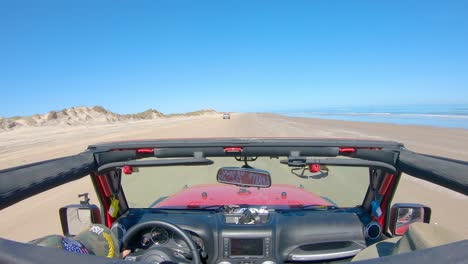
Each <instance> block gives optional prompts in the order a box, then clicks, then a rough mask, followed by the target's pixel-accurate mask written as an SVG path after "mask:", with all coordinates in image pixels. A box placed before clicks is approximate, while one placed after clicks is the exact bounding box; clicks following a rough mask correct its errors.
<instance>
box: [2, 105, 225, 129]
mask: <svg viewBox="0 0 468 264" xmlns="http://www.w3.org/2000/svg"><path fill="white" fill-rule="evenodd" d="M209 114H216V111H214V110H212V109H203V110H199V111H194V112H189V113H184V114H170V115H165V114H163V113H161V112H159V111H158V110H155V109H148V110H146V111H144V112H141V113H136V114H125V115H121V114H116V113H113V112H111V111H109V110H107V109H105V108H103V107H101V106H93V107H84V106H80V107H71V108H66V109H63V110H61V111H50V112H48V113H47V114H43V115H39V114H36V115H32V116H15V117H10V118H2V117H0V131H2V130H12V129H17V128H19V127H41V126H59V125H62V126H63V125H68V126H77V125H90V124H103V123H114V122H122V121H136V120H154V119H160V118H170V117H180V116H200V115H209Z"/></svg>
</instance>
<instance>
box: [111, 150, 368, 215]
mask: <svg viewBox="0 0 468 264" xmlns="http://www.w3.org/2000/svg"><path fill="white" fill-rule="evenodd" d="M253 159H255V160H253ZM210 160H212V161H213V164H211V165H201V166H166V167H137V166H133V167H128V166H127V167H123V168H122V169H121V176H120V177H121V182H122V189H123V191H124V193H125V197H126V199H127V202H128V205H129V207H131V208H177V209H216V208H217V206H224V205H234V206H235V205H239V206H245V205H246V206H265V207H267V208H273V209H280V208H282V209H284V208H291V209H292V208H310V209H314V208H319V209H323V208H329V207H330V206H332V207H355V206H358V205H361V204H362V202H363V200H364V197H365V195H366V192H367V190H368V186H369V168H368V167H365V166H361V167H349V166H331V165H321V166H320V165H316V164H315V165H303V166H293V167H292V166H288V164H287V163H286V162H285V161H287V160H288V158H287V157H258V158H252V159H251V160H250V161H248V162H247V165H246V164H245V161H243V160H236V159H235V158H234V157H215V158H210ZM281 161H282V162H281ZM285 163H286V164H285ZM222 167H238V168H241V167H244V168H245V167H251V168H255V169H261V170H265V171H267V172H269V173H270V175H271V186H270V187H268V188H257V187H244V186H235V185H229V184H224V183H219V182H217V179H216V175H217V172H218V170H219V169H220V168H222Z"/></svg>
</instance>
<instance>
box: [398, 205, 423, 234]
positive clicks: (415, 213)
mask: <svg viewBox="0 0 468 264" xmlns="http://www.w3.org/2000/svg"><path fill="white" fill-rule="evenodd" d="M430 220H431V208H429V207H427V206H424V205H422V204H409V203H397V204H394V205H393V206H392V209H391V210H390V232H391V233H392V234H393V235H394V236H402V235H404V234H405V232H406V230H408V228H409V226H410V225H411V224H412V223H417V222H421V223H429V222H430Z"/></svg>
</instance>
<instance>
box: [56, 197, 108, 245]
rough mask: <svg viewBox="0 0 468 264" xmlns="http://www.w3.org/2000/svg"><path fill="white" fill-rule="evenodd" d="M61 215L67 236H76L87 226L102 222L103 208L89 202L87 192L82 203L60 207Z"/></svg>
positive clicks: (63, 228)
mask: <svg viewBox="0 0 468 264" xmlns="http://www.w3.org/2000/svg"><path fill="white" fill-rule="evenodd" d="M81 196H84V195H81ZM81 196H80V197H81ZM59 216H60V223H61V224H62V231H63V234H64V235H65V236H75V235H77V234H78V233H79V232H81V231H83V229H85V228H86V227H88V226H90V225H92V224H100V223H101V210H99V207H97V206H96V205H94V204H89V199H88V198H87V194H86V195H85V200H84V201H82V202H81V203H80V204H72V205H67V206H64V207H62V208H60V209H59Z"/></svg>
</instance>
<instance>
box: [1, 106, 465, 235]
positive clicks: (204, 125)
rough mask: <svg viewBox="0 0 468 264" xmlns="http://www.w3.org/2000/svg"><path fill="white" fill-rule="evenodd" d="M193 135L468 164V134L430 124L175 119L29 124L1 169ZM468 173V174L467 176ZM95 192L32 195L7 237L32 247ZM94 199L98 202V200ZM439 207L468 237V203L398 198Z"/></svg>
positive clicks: (81, 183) (5, 140)
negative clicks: (307, 140)
mask: <svg viewBox="0 0 468 264" xmlns="http://www.w3.org/2000/svg"><path fill="white" fill-rule="evenodd" d="M180 137H184V138H190V137H316V138H337V137H339V138H359V139H383V140H396V141H400V142H402V143H404V144H405V145H406V146H407V147H408V148H409V149H411V150H414V151H417V152H422V153H430V154H432V155H440V156H446V157H450V158H455V159H461V160H468V130H465V129H447V128H435V127H424V126H407V125H391V124H377V123H362V122H347V121H335V120H321V119H312V118H292V117H284V116H278V115H273V114H233V115H232V119H231V120H223V119H222V118H221V114H214V113H213V114H208V115H198V116H176V117H172V118H153V119H148V120H144V119H143V120H136V119H126V120H118V121H115V122H114V121H113V122H103V123H97V122H96V123H86V122H85V123H79V124H76V125H73V126H71V125H67V124H62V123H59V124H55V125H53V126H42V127H34V126H23V127H17V128H15V129H14V130H6V131H4V132H1V133H0V168H7V167H12V166H15V165H21V164H25V163H29V162H34V161H40V160H45V159H51V158H56V157H61V156H65V155H71V154H76V153H78V152H81V151H83V150H84V149H85V148H86V147H87V146H88V145H90V144H94V143H98V142H105V141H114V140H131V139H152V138H180ZM467 173H468V172H467ZM82 192H90V193H93V188H92V186H91V182H90V180H89V179H88V178H84V179H81V180H78V181H75V182H72V183H69V184H67V185H64V186H60V187H57V188H55V189H52V190H50V191H48V192H45V193H42V194H39V195H37V196H35V197H31V198H29V199H27V200H25V201H23V202H21V203H18V204H16V205H14V206H11V207H9V208H6V209H4V210H2V211H0V236H1V237H4V238H10V239H14V240H18V241H29V240H31V239H34V238H37V237H39V236H42V235H46V234H51V233H60V232H61V229H60V223H59V218H58V208H59V207H61V206H63V205H65V204H71V203H76V202H77V201H78V198H77V196H76V195H77V194H78V193H82ZM91 199H92V200H94V201H96V199H95V195H94V194H93V195H92V196H91ZM395 200H396V201H398V202H417V203H423V204H426V205H429V206H431V207H432V209H433V217H432V222H433V223H438V224H441V225H444V226H446V227H448V228H451V229H454V230H456V231H457V232H458V233H462V234H464V235H465V236H466V237H467V238H468V224H467V221H466V219H468V210H466V208H468V198H467V197H466V196H464V195H460V194H457V193H455V192H452V191H449V190H447V189H445V188H442V187H439V186H436V185H433V184H430V183H427V182H423V181H421V180H418V179H413V178H410V177H408V176H404V177H403V178H402V181H401V183H400V186H399V190H398V193H397V195H396V197H395Z"/></svg>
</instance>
